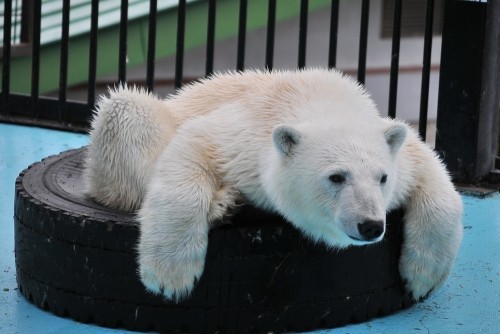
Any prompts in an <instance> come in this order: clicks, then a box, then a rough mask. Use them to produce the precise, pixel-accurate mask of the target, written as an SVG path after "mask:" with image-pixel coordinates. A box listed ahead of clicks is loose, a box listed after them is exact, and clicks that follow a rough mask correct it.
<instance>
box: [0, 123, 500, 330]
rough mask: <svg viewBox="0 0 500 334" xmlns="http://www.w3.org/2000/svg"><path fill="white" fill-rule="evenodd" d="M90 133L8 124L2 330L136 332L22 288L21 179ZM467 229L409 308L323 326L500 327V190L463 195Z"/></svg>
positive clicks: (0, 211) (0, 272)
mask: <svg viewBox="0 0 500 334" xmlns="http://www.w3.org/2000/svg"><path fill="white" fill-rule="evenodd" d="M87 141H88V137H87V136H85V135H79V134H73V133H67V132H59V131H52V130H45V129H38V128H29V127H21V126H14V125H6V124H0V333H2V334H3V333H9V334H10V333H33V334H36V333H76V334H78V333H130V332H126V331H123V330H112V329H106V328H99V327H97V326H92V325H86V324H80V323H77V322H74V321H72V320H68V319H64V318H59V317H56V316H54V315H52V314H50V313H47V312H44V311H41V310H39V309H38V308H36V307H35V306H33V305H31V304H30V303H28V302H27V301H26V300H25V299H24V298H23V297H22V296H21V295H20V293H19V291H18V290H17V283H16V272H15V265H14V236H13V218H12V217H13V204H14V181H15V179H16V177H17V175H18V174H19V172H20V171H21V170H23V169H24V168H26V167H27V166H28V165H29V164H31V163H33V162H35V161H39V160H41V159H42V158H44V157H46V156H48V155H53V154H57V153H59V152H61V151H64V150H67V149H70V148H77V147H81V146H83V145H85V144H86V143H87ZM463 200H464V203H465V216H464V228H465V234H464V235H465V236H464V241H463V244H462V248H461V250H460V254H459V257H458V260H457V262H456V264H455V267H454V269H453V272H452V273H451V276H450V278H449V279H448V280H447V281H446V283H445V285H444V286H443V287H442V288H441V289H440V290H438V291H437V292H436V293H434V295H432V296H431V297H430V298H429V299H427V300H426V301H425V302H423V303H420V304H418V305H415V306H413V307H412V308H410V309H409V310H406V311H403V312H400V313H398V314H395V315H392V316H388V317H386V318H382V319H376V320H372V321H370V322H367V323H363V324H357V325H351V326H346V327H342V328H338V329H334V330H325V331H320V332H317V333H334V334H337V333H338V334H341V333H342V334H344V333H350V334H356V333H431V334H437V333H467V334H473V333H492V334H499V333H500V194H499V193H497V194H495V195H493V196H490V197H488V198H485V199H479V198H475V197H471V196H464V197H463Z"/></svg>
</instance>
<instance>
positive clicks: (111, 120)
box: [85, 87, 177, 211]
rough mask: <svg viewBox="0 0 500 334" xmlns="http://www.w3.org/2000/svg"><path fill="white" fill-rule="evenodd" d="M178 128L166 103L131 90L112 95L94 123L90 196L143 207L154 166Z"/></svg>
mask: <svg viewBox="0 0 500 334" xmlns="http://www.w3.org/2000/svg"><path fill="white" fill-rule="evenodd" d="M176 126H177V125H176V122H175V120H174V119H173V118H172V117H171V115H170V112H169V110H168V107H167V105H166V103H164V102H163V101H161V100H159V99H158V98H156V97H155V96H153V95H151V94H148V93H147V92H145V91H142V90H139V89H134V88H132V89H129V88H126V87H121V88H118V89H117V90H114V91H110V95H109V97H105V98H101V100H100V101H99V103H98V105H97V108H96V113H95V114H94V119H93V121H92V130H91V132H90V145H89V147H88V151H87V159H86V166H85V179H86V194H87V195H89V196H90V197H92V198H93V199H94V200H96V201H97V202H99V203H101V204H103V205H106V206H109V207H112V208H116V209H121V210H125V211H133V210H136V209H138V207H139V205H140V204H141V202H142V199H143V196H144V192H145V187H146V184H147V182H148V180H149V176H150V173H151V168H152V166H153V164H154V163H155V161H156V160H157V159H158V157H159V155H160V154H161V152H162V151H163V149H164V148H165V146H166V145H167V144H168V142H169V141H170V138H171V137H172V136H173V134H174V133H175V131H176Z"/></svg>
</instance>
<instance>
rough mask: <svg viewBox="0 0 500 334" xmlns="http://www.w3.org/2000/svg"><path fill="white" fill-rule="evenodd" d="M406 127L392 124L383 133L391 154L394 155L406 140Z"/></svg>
mask: <svg viewBox="0 0 500 334" xmlns="http://www.w3.org/2000/svg"><path fill="white" fill-rule="evenodd" d="M406 132H407V130H406V127H405V126H404V125H402V124H397V123H396V124H392V125H391V126H389V127H388V128H387V129H386V130H385V133H384V136H385V140H386V141H387V144H389V148H390V149H391V153H392V154H396V153H397V152H398V150H399V149H400V148H401V145H403V143H404V141H405V139H406Z"/></svg>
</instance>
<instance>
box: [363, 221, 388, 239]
mask: <svg viewBox="0 0 500 334" xmlns="http://www.w3.org/2000/svg"><path fill="white" fill-rule="evenodd" d="M358 231H359V234H361V236H362V237H363V238H365V240H367V241H370V240H373V239H376V238H378V237H380V236H381V235H382V233H384V222H383V221H382V220H366V221H365V222H364V223H362V224H358Z"/></svg>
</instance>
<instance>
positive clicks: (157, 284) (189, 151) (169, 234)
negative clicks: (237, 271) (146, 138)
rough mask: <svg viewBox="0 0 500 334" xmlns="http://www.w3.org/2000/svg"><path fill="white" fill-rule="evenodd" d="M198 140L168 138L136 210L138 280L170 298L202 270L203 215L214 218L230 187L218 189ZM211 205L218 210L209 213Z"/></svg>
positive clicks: (205, 227) (179, 296)
mask: <svg viewBox="0 0 500 334" xmlns="http://www.w3.org/2000/svg"><path fill="white" fill-rule="evenodd" d="M187 137H189V139H185V138H187ZM204 144H205V143H204V142H203V141H196V140H195V138H193V137H192V136H182V135H177V136H176V137H174V139H173V140H172V142H171V143H170V145H169V146H168V147H167V148H166V149H165V152H163V154H162V155H161V157H160V159H159V160H158V163H157V165H156V168H155V170H154V172H153V175H152V178H151V182H150V184H149V188H148V191H147V194H146V196H145V200H144V203H143V205H142V207H141V210H140V212H139V221H140V224H141V226H140V228H141V233H140V240H139V247H138V250H139V260H138V261H139V271H140V277H141V280H142V282H143V284H144V285H145V286H146V288H147V289H148V290H149V291H151V292H154V293H157V294H160V293H161V294H163V295H164V296H165V297H166V298H168V299H174V300H176V301H179V300H181V299H183V298H184V297H186V296H188V295H189V293H190V292H191V290H192V289H193V287H194V284H195V283H196V280H197V279H199V278H200V276H201V274H202V272H203V268H204V263H205V255H206V251H207V246H208V233H209V228H210V221H209V218H211V219H217V218H220V216H221V215H222V214H223V212H222V211H220V210H221V209H222V207H223V206H224V205H225V206H230V204H229V203H230V202H231V198H230V195H231V191H227V189H226V190H224V189H222V190H221V189H220V188H219V180H218V178H217V175H216V172H215V171H214V166H213V164H212V162H211V157H210V156H209V155H210V153H209V152H210V150H209V149H207V147H206V146H204ZM228 189H230V188H228ZM221 200H222V201H221ZM220 204H222V205H220ZM214 207H216V208H218V209H219V211H217V212H212V213H211V212H210V211H211V210H213V208H214Z"/></svg>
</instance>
